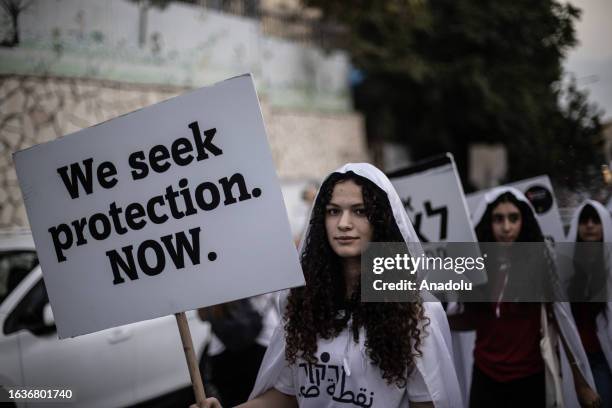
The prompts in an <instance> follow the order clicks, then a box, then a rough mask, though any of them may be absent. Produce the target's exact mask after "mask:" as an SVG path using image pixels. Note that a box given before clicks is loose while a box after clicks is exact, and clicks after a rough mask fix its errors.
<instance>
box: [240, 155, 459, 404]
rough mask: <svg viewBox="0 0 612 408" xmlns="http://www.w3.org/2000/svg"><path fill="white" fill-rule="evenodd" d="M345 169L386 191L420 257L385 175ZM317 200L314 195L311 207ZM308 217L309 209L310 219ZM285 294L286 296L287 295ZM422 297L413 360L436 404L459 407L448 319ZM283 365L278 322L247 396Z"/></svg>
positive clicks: (366, 167) (360, 167)
mask: <svg viewBox="0 0 612 408" xmlns="http://www.w3.org/2000/svg"><path fill="white" fill-rule="evenodd" d="M348 172H353V173H355V174H357V175H358V176H361V177H364V178H366V179H368V180H370V181H371V182H373V183H374V184H376V185H377V186H378V187H380V188H381V189H382V190H383V191H384V192H385V193H386V194H387V198H388V199H389V204H390V205H391V209H392V212H393V217H394V218H395V222H396V224H397V226H398V228H399V230H400V232H401V234H402V237H403V238H404V241H405V242H406V245H407V246H408V249H409V251H410V254H411V255H412V256H421V255H422V254H423V249H422V247H421V244H420V242H419V239H418V237H417V234H416V232H415V230H414V228H413V226H412V223H411V222H410V219H409V218H408V214H406V211H405V209H404V206H403V205H402V202H401V200H400V198H399V196H398V194H397V192H396V191H395V188H393V185H392V184H391V182H390V181H389V179H388V178H387V176H385V174H384V173H383V172H382V171H380V170H379V169H377V168H376V167H374V166H372V165H371V164H367V163H348V164H345V165H344V166H342V167H340V168H339V169H337V170H336V171H334V173H342V174H344V173H348ZM322 184H324V182H323V183H322ZM317 196H318V193H317ZM316 201H317V200H316V198H315V200H314V202H313V206H314V203H316ZM311 217H312V208H311V215H310V217H309V219H310V218H311ZM309 233H310V225H309V226H308V228H307V229H306V231H305V232H304V234H303V236H302V240H301V244H300V248H299V251H300V255H301V254H302V253H303V251H304V245H305V243H306V242H307V237H308V234H309ZM284 296H285V297H286V294H285V295H284ZM422 296H423V298H424V300H430V301H426V302H424V303H423V304H424V307H425V315H426V316H427V317H428V318H429V320H430V323H429V326H427V328H426V329H425V331H426V332H427V335H426V336H425V337H424V339H423V343H422V344H421V351H422V357H420V358H416V360H415V363H416V367H417V369H418V370H419V372H420V373H421V375H422V376H423V379H424V380H425V383H426V385H427V388H428V390H429V394H430V395H431V398H432V401H433V402H434V405H435V406H436V407H444V408H446V407H448V408H450V407H458V406H460V405H461V401H463V399H462V397H461V392H460V388H459V383H458V381H457V375H456V373H455V367H454V364H453V358H452V351H451V350H452V345H451V340H450V329H449V326H448V321H447V320H446V315H445V313H444V309H443V308H442V306H441V305H440V303H438V302H435V301H431V300H435V298H433V296H431V295H430V294H428V293H424V294H422ZM285 303H286V302H285V299H283V298H281V299H280V308H281V314H282V312H283V311H284V307H285ZM285 364H286V363H285V338H284V328H283V324H282V323H281V324H280V325H279V326H278V327H277V328H276V330H275V333H274V335H273V338H272V341H271V344H270V346H269V347H268V350H267V351H266V354H265V356H264V359H263V362H262V364H261V367H260V369H259V373H258V375H257V380H256V382H255V386H254V388H253V391H252V393H251V396H250V398H251V399H252V398H255V397H256V396H258V395H261V394H262V393H264V392H265V391H266V390H268V389H270V388H272V387H273V386H274V384H275V383H276V381H277V378H278V376H279V374H280V372H281V370H282V368H283V367H284V365H285Z"/></svg>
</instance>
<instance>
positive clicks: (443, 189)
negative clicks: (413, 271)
mask: <svg viewBox="0 0 612 408" xmlns="http://www.w3.org/2000/svg"><path fill="white" fill-rule="evenodd" d="M389 178H390V179H391V183H392V184H393V186H394V187H395V189H396V190H397V193H398V194H399V196H400V199H401V200H402V203H403V204H404V208H405V209H406V212H407V213H408V216H409V217H410V220H411V221H412V225H413V226H414V229H415V230H416V232H417V234H418V235H419V239H420V240H421V242H425V243H427V242H428V243H432V244H435V243H445V242H476V235H475V233H474V229H473V228H472V223H471V221H470V217H469V213H468V210H467V205H466V203H465V198H464V195H463V187H462V185H461V181H460V179H459V175H458V173H457V169H456V166H455V162H454V159H453V156H452V155H451V154H450V153H447V154H446V155H444V156H440V157H438V158H434V159H431V160H427V161H424V162H421V163H420V164H417V165H415V166H412V167H409V168H406V169H403V170H398V171H396V172H394V173H392V174H390V175H389ZM434 246H435V245H434ZM427 247H428V248H432V246H431V245H429V246H426V248H427ZM448 255H450V256H453V255H455V254H451V253H449V254H448ZM457 255H459V254H457ZM461 255H463V256H473V257H478V256H480V252H479V251H478V250H477V248H476V247H474V253H472V254H461ZM469 278H470V279H472V281H473V282H474V283H475V284H479V283H482V282H484V279H485V277H484V275H482V276H480V275H478V274H472V275H470V276H469Z"/></svg>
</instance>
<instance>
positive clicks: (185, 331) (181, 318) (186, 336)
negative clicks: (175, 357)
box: [174, 312, 206, 407]
mask: <svg viewBox="0 0 612 408" xmlns="http://www.w3.org/2000/svg"><path fill="white" fill-rule="evenodd" d="M174 316H175V317H176V324H177V325H178V328H179V333H180V334H181V341H182V342H183V350H184V351H185V358H186V359H187V367H189V376H190V377H191V384H192V385H193V393H194V394H195V399H196V404H197V405H198V406H199V407H202V406H204V400H205V399H206V394H205V393H204V386H203V385H202V376H201V375H200V369H199V367H198V362H197V360H196V355H195V350H194V349H193V342H192V340H191V333H190V332H189V324H188V323H187V316H185V312H180V313H175V314H174Z"/></svg>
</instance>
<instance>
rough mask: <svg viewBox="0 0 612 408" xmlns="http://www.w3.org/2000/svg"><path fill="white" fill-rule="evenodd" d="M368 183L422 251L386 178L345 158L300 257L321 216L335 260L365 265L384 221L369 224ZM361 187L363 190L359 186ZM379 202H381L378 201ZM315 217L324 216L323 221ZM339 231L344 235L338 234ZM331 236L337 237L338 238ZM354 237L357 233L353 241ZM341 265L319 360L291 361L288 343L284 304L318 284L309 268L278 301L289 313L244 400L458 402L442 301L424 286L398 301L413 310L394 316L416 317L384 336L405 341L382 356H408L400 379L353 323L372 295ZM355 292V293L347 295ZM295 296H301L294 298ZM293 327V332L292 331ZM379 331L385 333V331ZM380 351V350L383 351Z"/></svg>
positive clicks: (270, 403)
mask: <svg viewBox="0 0 612 408" xmlns="http://www.w3.org/2000/svg"><path fill="white" fill-rule="evenodd" d="M333 180H335V181H333ZM369 183H372V184H373V186H372V187H374V189H380V190H382V191H380V194H381V195H380V196H379V197H377V198H375V200H378V199H380V197H384V199H385V200H387V201H388V203H386V206H387V208H390V212H391V214H392V217H391V218H390V219H389V220H388V221H389V222H390V223H392V224H393V225H392V226H387V227H389V228H391V229H393V228H394V229H395V231H397V232H398V235H399V240H401V241H404V242H406V243H407V246H408V248H409V251H411V254H412V255H413V256H420V255H421V254H422V248H421V247H420V244H419V243H418V239H417V236H416V233H415V231H414V229H413V227H412V225H411V223H410V220H409V219H408V216H407V214H406V212H405V210H404V207H403V206H402V204H401V201H400V199H399V197H398V195H397V193H396V192H395V190H394V188H393V187H392V185H391V183H390V181H389V180H388V178H387V177H386V176H385V175H384V174H383V173H382V172H381V171H380V170H378V169H377V168H375V167H373V166H371V165H369V164H347V165H345V166H343V167H341V168H340V169H338V170H336V171H335V172H334V173H332V175H330V176H329V177H328V179H326V182H324V183H323V185H322V187H321V190H322V191H324V193H325V194H321V192H320V193H319V195H318V196H317V200H316V201H315V206H314V209H313V215H311V217H310V219H311V220H312V221H311V224H310V226H309V228H308V229H307V231H305V233H304V238H303V239H302V241H301V242H302V244H301V248H300V253H301V254H302V263H303V265H304V264H305V262H308V260H307V259H304V255H305V254H306V255H305V256H306V257H308V256H312V252H309V251H308V245H309V244H313V243H312V240H316V239H318V238H315V237H314V236H313V235H314V233H312V230H313V226H315V228H321V225H320V223H321V222H323V223H324V225H325V229H326V232H327V238H326V239H328V240H329V246H330V247H331V249H332V250H333V252H334V253H335V255H334V256H335V257H336V258H337V259H336V264H335V265H337V266H338V267H340V265H347V263H349V262H344V263H343V261H346V260H347V259H348V260H350V262H351V263H352V265H353V266H355V265H356V266H357V268H359V267H360V265H359V257H360V254H361V251H363V249H364V248H365V246H367V244H368V242H369V240H370V239H371V238H372V235H373V236H374V237H376V235H377V231H376V229H377V228H381V227H380V226H379V225H378V224H376V225H374V226H371V225H369V218H370V217H371V215H372V214H367V213H368V211H370V210H371V208H367V206H368V205H370V206H371V205H372V204H371V201H370V204H368V203H364V202H365V201H368V200H366V199H364V196H365V195H366V194H365V191H366V190H368V191H369V192H368V194H371V191H372V187H370V186H367V187H366V185H368V184H369ZM362 188H363V191H364V194H362V192H361V191H362ZM319 196H320V197H319ZM330 200H331V203H330ZM370 200H372V197H370ZM377 205H378V207H376V208H377V210H378V209H379V208H380V205H381V204H380V202H378V204H377ZM318 206H319V207H318ZM320 206H323V207H320ZM321 214H324V215H323V218H324V219H321ZM377 215H378V216H380V215H381V214H377ZM316 223H319V225H318V227H317V226H316ZM332 226H333V227H332ZM332 229H333V230H332ZM372 230H374V231H372ZM338 233H340V235H343V236H344V237H337V234H338ZM334 236H336V237H337V238H339V239H338V240H337V241H334V239H335V238H334ZM350 237H358V238H359V239H357V240H355V241H353V240H352V239H351V238H350ZM308 254H311V255H308ZM310 261H312V259H310ZM355 262H356V263H355ZM340 269H342V270H343V271H344V272H342V270H335V273H336V274H338V276H340V279H342V281H343V282H344V281H345V280H346V282H345V283H346V287H344V284H343V288H342V290H343V291H345V292H344V293H342V295H341V297H340V298H335V299H333V301H334V302H335V303H336V304H337V305H338V308H337V309H336V310H335V313H336V315H335V319H334V318H333V317H332V318H331V319H330V320H331V322H330V324H332V325H335V327H338V328H339V329H338V330H337V332H336V333H333V331H332V333H331V335H330V336H327V338H323V337H321V336H317V337H316V340H315V350H312V351H311V353H312V356H313V357H314V359H315V361H314V362H313V361H312V360H311V361H306V360H305V359H304V358H303V355H302V354H298V355H297V356H296V359H295V362H294V363H289V362H288V358H287V355H288V350H289V349H290V344H289V342H288V340H287V338H288V336H290V334H291V332H290V331H291V330H292V329H291V326H290V325H291V323H292V322H291V316H296V314H293V315H292V314H290V313H288V312H287V311H288V310H291V308H292V307H294V308H295V307H296V303H295V302H296V300H297V299H296V298H297V297H298V296H299V294H300V293H301V294H303V293H304V291H305V290H306V289H308V287H309V286H308V285H317V282H309V275H308V274H307V273H306V285H307V286H306V289H304V288H299V289H297V290H293V291H292V292H291V294H290V295H288V297H287V296H284V297H282V298H281V301H280V306H279V307H280V309H281V312H282V313H283V314H284V315H285V317H289V320H287V321H285V322H284V323H283V324H281V325H279V326H278V327H277V328H276V330H275V333H274V334H273V337H272V341H271V343H270V346H269V347H268V350H267V352H266V355H265V356H264V361H263V363H262V366H261V368H260V372H259V374H258V378H257V381H256V383H255V387H254V389H253V392H252V394H251V400H250V401H249V402H247V403H246V404H244V406H245V407H257V406H262V407H263V406H266V407H274V406H278V407H284V406H295V404H296V402H297V404H298V405H299V406H300V407H351V406H362V407H371V406H375V407H389V408H393V407H408V406H423V407H426V406H435V407H445V408H446V407H449V408H450V407H461V406H462V399H461V393H460V390H459V384H458V382H457V377H456V374H455V369H454V366H453V359H452V355H451V351H450V331H449V327H448V323H447V321H446V316H445V313H444V311H443V309H442V307H441V305H440V304H439V303H438V302H437V301H436V300H435V299H434V298H432V297H431V296H430V295H429V294H427V293H424V294H422V296H423V298H424V299H426V300H427V301H420V302H417V303H415V304H412V303H404V304H402V303H397V304H393V305H396V306H394V307H396V308H398V309H400V308H401V309H402V310H406V311H409V313H406V314H405V318H404V317H401V316H399V315H397V314H395V315H394V316H393V317H392V319H393V321H396V322H397V324H398V325H400V326H403V325H406V324H411V325H412V326H411V331H410V332H409V335H410V338H409V341H408V342H407V343H406V342H404V341H402V340H398V341H395V340H397V339H392V336H388V338H387V339H386V340H387V341H390V342H391V343H392V345H394V346H397V345H402V344H408V353H407V354H408V355H400V354H401V353H396V355H392V356H391V358H390V357H389V356H384V357H383V358H384V359H386V361H387V362H389V361H390V360H391V361H392V362H393V361H406V362H407V363H406V365H405V366H403V367H402V368H401V370H400V371H401V373H400V374H401V375H400V377H401V376H402V375H403V377H404V380H405V381H404V384H398V382H399V383H401V381H396V380H398V377H397V374H398V373H397V371H395V372H394V373H392V374H394V375H395V376H393V377H390V376H389V375H388V374H389V372H388V371H387V372H386V373H385V372H384V370H382V369H381V368H380V366H379V365H378V364H375V363H373V361H372V358H371V357H370V356H371V355H372V354H371V353H372V350H371V349H369V348H368V346H367V345H366V344H367V343H368V341H372V338H370V337H369V335H371V333H369V332H368V330H367V329H365V328H364V326H363V325H359V326H356V325H353V323H354V320H356V319H363V315H360V314H359V313H363V311H364V310H367V308H368V307H370V306H368V304H367V303H361V302H360V301H359V291H358V289H357V290H356V291H353V292H350V290H351V289H355V288H358V285H359V273H360V270H359V269H356V270H355V269H353V270H352V272H353V273H355V272H356V273H355V274H354V275H353V276H350V277H349V276H348V275H349V274H347V271H346V268H340ZM328 270H329V271H334V269H333V268H328V269H327V270H326V272H327V271H328ZM342 275H344V276H342ZM330 280H331V279H330ZM294 293H295V294H294ZM350 293H352V297H351V299H347V296H348V294H350ZM296 294H297V295H296ZM292 296H295V297H296V298H294V299H293V300H292V299H291V297H292ZM302 300H303V299H302ZM328 300H329V301H332V299H328ZM354 300H356V302H354ZM292 302H294V303H293V306H292V305H291V304H292ZM344 302H346V303H344ZM421 302H422V303H421ZM371 305H373V304H371ZM388 305H392V304H390V303H389V304H386V303H385V304H378V307H379V308H385V307H390V306H388ZM301 307H303V308H307V307H316V305H310V306H307V305H305V304H304V305H302V306H301ZM294 310H295V309H294ZM351 310H352V312H351ZM369 310H373V309H369ZM379 310H381V309H379ZM302 311H303V310H302ZM359 311H360V312H359ZM355 316H357V317H355ZM379 317H380V320H381V321H380V324H383V325H384V323H387V326H385V327H388V322H385V321H383V320H384V319H385V318H388V317H389V316H384V315H380V316H379ZM293 333H294V334H295V331H294V332H293ZM357 334H358V336H356V335H357ZM382 334H383V335H384V333H382ZM382 337H383V338H384V336H382ZM294 339H295V337H294ZM375 339H377V340H380V339H381V336H380V333H379V337H378V338H375ZM404 339H405V337H404ZM417 339H418V340H417ZM415 350H418V352H415ZM293 351H294V352H296V351H297V352H298V353H300V352H303V350H296V349H295V347H293ZM376 351H380V350H376ZM391 353H393V352H391ZM294 355H295V354H294ZM377 357H378V358H380V355H377ZM387 368H388V367H387ZM384 375H386V378H385V377H383V376H384ZM400 380H401V378H400ZM406 380H407V381H406ZM409 404H410V405H409ZM419 404H420V405H419Z"/></svg>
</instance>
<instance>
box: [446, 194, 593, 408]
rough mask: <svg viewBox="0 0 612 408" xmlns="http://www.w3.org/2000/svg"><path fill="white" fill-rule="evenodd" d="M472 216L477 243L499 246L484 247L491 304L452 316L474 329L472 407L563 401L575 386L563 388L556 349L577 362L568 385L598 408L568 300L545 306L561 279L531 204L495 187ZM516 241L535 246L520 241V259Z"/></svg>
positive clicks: (582, 401) (456, 323) (454, 321)
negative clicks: (551, 331)
mask: <svg viewBox="0 0 612 408" xmlns="http://www.w3.org/2000/svg"><path fill="white" fill-rule="evenodd" d="M473 221H474V225H475V230H476V235H477V237H478V240H479V242H483V243H485V242H493V243H496V244H495V245H485V246H484V247H487V248H491V247H492V248H491V249H490V251H489V252H490V254H488V255H489V256H488V257H487V258H486V262H485V266H486V269H487V274H488V278H489V280H488V283H487V287H486V291H488V292H487V293H488V296H489V298H488V299H490V300H491V301H490V302H488V303H466V304H465V313H464V314H463V315H460V316H457V317H451V326H452V327H453V328H455V329H458V330H461V329H463V330H465V329H475V330H476V343H475V347H474V367H473V372H472V382H471V390H470V398H469V400H470V407H473V408H480V407H492V406H495V407H517V406H521V407H548V406H564V405H563V404H564V402H563V401H564V400H565V398H564V394H567V393H569V392H570V390H568V389H567V388H568V387H567V386H566V387H565V388H564V387H563V385H561V378H560V376H559V370H558V367H559V361H557V352H556V351H557V350H559V351H561V352H565V353H566V354H567V358H568V360H569V361H570V363H571V365H572V376H571V377H572V378H573V386H572V387H571V388H572V390H575V395H577V398H578V400H579V401H580V404H581V405H582V406H584V407H598V406H599V398H598V396H597V394H596V393H595V391H594V384H593V378H592V375H591V370H590V369H589V367H588V363H587V362H586V355H585V353H584V349H583V348H582V345H581V344H580V340H579V338H578V333H577V332H576V329H575V325H574V322H573V319H572V316H571V312H570V311H569V307H568V305H567V304H564V303H560V302H554V303H542V301H544V300H547V301H550V300H551V299H552V296H553V294H554V293H555V291H554V289H551V288H554V287H555V285H554V283H555V282H557V278H556V270H555V263H554V257H553V256H552V255H551V254H550V253H549V251H548V248H547V246H546V245H545V243H544V237H543V234H542V229H541V228H540V225H539V223H538V221H537V218H536V216H535V212H534V210H533V208H532V206H531V204H530V202H529V201H528V200H527V198H526V197H525V196H524V195H523V194H522V193H521V192H519V191H518V190H516V189H514V188H507V187H500V188H496V189H493V190H491V191H490V192H488V193H487V194H485V197H484V200H483V201H482V202H481V203H480V206H479V207H478V208H477V210H476V211H475V212H474V214H473ZM514 243H533V245H521V244H519V245H520V251H521V252H520V255H521V256H519V257H517V256H516V247H517V246H514V248H513V244H514ZM511 248H513V249H511ZM512 250H514V251H515V252H514V255H515V256H510V253H511V252H512ZM548 322H550V323H551V325H549V323H548ZM550 326H554V327H555V328H557V329H558V330H559V332H560V335H561V336H560V338H562V341H561V342H559V344H561V343H563V345H560V346H559V348H558V349H556V348H555V346H554V345H553V346H550V344H554V343H549V342H548V341H549V340H550V338H549V337H548V335H546V336H543V334H547V333H548V330H549V328H550ZM544 337H545V338H544ZM555 339H556V337H555ZM565 377H568V376H565Z"/></svg>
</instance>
